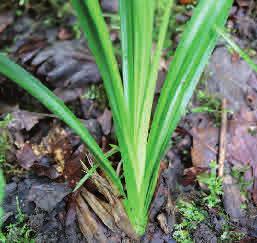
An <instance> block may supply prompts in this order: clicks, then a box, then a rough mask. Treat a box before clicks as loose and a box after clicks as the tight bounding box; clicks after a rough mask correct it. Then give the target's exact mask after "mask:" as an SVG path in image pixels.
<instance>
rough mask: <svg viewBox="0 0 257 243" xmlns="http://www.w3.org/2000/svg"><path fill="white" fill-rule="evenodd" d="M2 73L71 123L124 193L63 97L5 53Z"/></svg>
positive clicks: (1, 60)
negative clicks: (58, 95) (59, 96)
mask: <svg viewBox="0 0 257 243" xmlns="http://www.w3.org/2000/svg"><path fill="white" fill-rule="evenodd" d="M0 73H2V74H3V75H5V76H6V77H8V78H9V79H11V80H13V81H14V82H15V83H17V84H18V85H19V86H20V87H22V88H23V89H25V90H26V91H27V92H28V93H30V94H31V95H32V96H34V97H35V98H36V99H37V100H39V101H40V102H41V103H42V104H43V105H45V107H47V108H48V109H49V110H50V111H51V112H53V113H54V114H55V115H57V116H58V117H59V118H60V119H61V120H63V121H64V122H65V123H66V124H67V125H69V126H70V127H71V128H72V129H73V130H74V131H75V132H76V133H77V134H78V135H79V136H80V137H81V139H82V140H83V141H84V142H85V143H86V144H87V146H88V148H89V150H90V151H91V152H92V154H93V155H94V156H95V158H96V160H97V161H98V162H99V163H100V164H101V166H102V168H103V169H104V171H105V173H106V175H107V176H109V177H110V179H111V180H112V181H113V182H114V184H115V185H116V186H117V187H118V189H119V191H120V192H121V193H123V187H122V184H121V182H120V180H119V178H118V177H117V175H116V172H115V170H114V169H113V168H112V166H111V164H110V162H109V161H108V160H107V159H106V157H105V155H104V153H103V152H102V150H101V149H100V147H99V146H98V144H97V143H96V141H95V139H94V138H93V137H92V135H91V134H90V133H89V132H88V130H87V128H86V127H85V126H84V125H83V124H82V123H81V121H80V120H79V119H78V118H77V117H76V116H75V115H74V114H73V113H72V112H71V111H70V109H69V108H68V107H67V106H66V105H65V104H64V103H63V101H62V100H61V99H59V98H58V97H57V96H56V95H55V94H54V93H53V92H51V91H50V90H49V89H48V88H47V87H46V86H44V85H43V84H42V83H41V82H40V81H39V80H37V79H36V78H34V77H33V76H32V75H31V74H29V73H28V72H27V71H25V70H24V69H23V68H21V67H20V66H19V65H17V64H15V63H14V62H12V61H11V60H10V59H8V58H7V57H6V56H5V55H4V54H0Z"/></svg>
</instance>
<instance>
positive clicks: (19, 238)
mask: <svg viewBox="0 0 257 243" xmlns="http://www.w3.org/2000/svg"><path fill="white" fill-rule="evenodd" d="M16 205H17V214H16V216H15V223H12V224H9V225H8V226H7V227H6V230H5V232H0V241H1V242H4V243H21V242H22V243H34V242H35V241H34V240H33V239H32V237H31V235H32V233H33V232H32V230H31V229H30V227H29V226H28V225H27V223H26V216H25V215H24V213H23V212H22V210H21V208H20V205H19V200H18V197H16Z"/></svg>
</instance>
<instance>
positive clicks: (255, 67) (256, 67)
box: [215, 26, 257, 72]
mask: <svg viewBox="0 0 257 243" xmlns="http://www.w3.org/2000/svg"><path fill="white" fill-rule="evenodd" d="M215 30H216V31H217V33H218V34H219V35H220V36H221V37H222V38H223V39H224V40H225V41H226V42H227V43H228V44H229V46H230V47H231V48H232V49H233V50H234V51H235V52H237V53H238V54H239V55H240V56H241V57H242V58H243V59H244V60H245V61H246V62H247V63H248V64H249V66H250V67H251V68H252V69H253V70H254V71H255V72H257V64H256V63H254V61H253V60H252V59H251V58H250V57H249V55H248V54H247V53H246V52H245V51H244V50H242V49H241V48H240V47H239V46H238V45H237V44H236V43H235V42H234V41H233V39H232V38H231V37H230V35H229V34H228V33H227V32H226V30H224V29H223V28H221V27H219V26H215Z"/></svg>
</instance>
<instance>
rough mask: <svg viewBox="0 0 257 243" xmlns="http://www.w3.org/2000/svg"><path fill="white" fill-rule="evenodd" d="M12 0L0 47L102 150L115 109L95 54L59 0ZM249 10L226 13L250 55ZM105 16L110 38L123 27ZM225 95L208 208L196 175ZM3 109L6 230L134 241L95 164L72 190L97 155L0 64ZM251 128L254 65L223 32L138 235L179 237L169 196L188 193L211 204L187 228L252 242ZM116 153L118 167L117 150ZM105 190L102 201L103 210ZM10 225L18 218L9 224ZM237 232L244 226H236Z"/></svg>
mask: <svg viewBox="0 0 257 243" xmlns="http://www.w3.org/2000/svg"><path fill="white" fill-rule="evenodd" d="M17 2H18V1H1V3H0V49H1V50H2V51H5V52H8V54H9V56H10V57H11V58H12V59H14V60H15V61H16V62H17V63H19V64H20V65H22V66H23V67H24V68H26V69H27V70H29V71H30V72H31V73H33V74H34V75H35V76H36V77H38V78H39V79H40V80H41V81H42V82H43V83H44V84H45V85H47V86H48V87H49V88H50V89H51V90H53V91H54V93H55V94H57V95H58V96H59V97H61V98H62V99H63V100H64V102H65V103H66V104H67V105H68V106H69V107H70V108H71V109H72V110H73V111H74V112H75V113H76V115H77V116H78V117H79V118H80V119H82V120H83V122H84V123H85V126H87V128H88V129H89V131H90V132H91V133H92V134H93V135H94V137H95V138H96V140H97V141H98V143H99V144H100V145H101V147H102V149H103V150H104V151H108V150H109V149H110V146H109V144H115V143H116V139H115V131H114V128H113V123H112V114H111V111H110V110H109V107H108V102H107V99H106V96H105V93H104V89H103V85H102V80H101V77H100V74H99V72H98V70H97V66H96V64H95V63H94V58H93V57H92V56H91V54H90V51H89V50H88V48H87V44H86V41H85V40H84V38H83V35H82V34H81V32H80V30H79V27H78V25H77V24H76V19H75V17H74V15H73V13H72V10H71V8H70V7H69V5H68V3H67V1H64V0H63V1H61V0H60V1H56V4H53V3H52V1H48V0H44V1H40V3H38V1H28V3H27V2H26V1H25V3H23V4H21V3H20V4H18V3H17ZM184 2H188V1H181V4H178V10H177V12H176V15H175V23H176V26H177V27H183V25H184V24H185V23H186V21H187V20H188V19H189V18H190V16H191V8H190V6H189V5H188V6H185V5H183V4H182V3H184ZM189 2H190V1H189ZM101 4H102V7H103V9H104V11H105V12H106V13H113V14H115V13H116V11H117V2H116V1H111V0H102V1H101ZM256 12H257V2H256V1H251V0H249V1H242V0H237V1H235V4H234V7H233V9H232V10H231V14H230V18H229V21H228V23H227V27H228V28H229V29H230V30H231V32H232V33H233V38H234V39H235V41H237V43H239V44H240V46H241V47H242V48H244V50H246V51H247V53H248V54H249V55H251V57H252V58H253V60H256V59H257V54H256V53H257V14H256ZM107 22H108V23H109V26H110V29H111V38H112V40H113V42H114V43H115V46H116V48H117V49H118V48H119V35H118V32H117V30H116V29H115V28H112V26H113V25H115V24H116V23H113V19H111V18H107ZM177 29H179V28H177ZM179 37H180V31H179V30H178V31H174V32H173V33H172V34H170V35H169V37H168V38H169V39H170V41H171V40H172V41H173V46H171V47H170V46H169V47H168V49H167V50H166V52H167V53H172V50H173V49H174V48H175V47H176V45H177V42H178V41H179ZM169 39H168V40H169ZM167 56H168V54H167V55H165V57H164V58H163V60H162V66H161V70H160V73H159V80H158V87H157V88H156V98H158V95H159V92H160V89H161V85H162V81H163V76H164V74H165V72H166V71H167V67H168V64H169V62H170V58H168V57H167ZM224 98H225V99H226V101H227V102H228V105H227V107H226V109H227V110H228V112H229V115H228V128H227V130H226V134H225V136H226V138H227V141H226V147H227V153H226V161H225V176H224V180H223V195H220V196H219V197H220V199H221V202H220V203H219V206H218V207H216V208H214V209H210V208H208V207H207V206H206V205H205V203H204V202H203V197H204V196H203V195H204V194H206V193H207V194H208V190H206V187H204V186H203V185H201V183H199V182H198V181H197V176H198V175H199V174H201V173H203V172H206V171H209V165H210V161H218V151H219V149H220V146H219V137H220V127H221V125H222V122H221V113H222V108H221V102H220V101H221V100H222V99H224ZM7 114H11V117H12V119H11V121H10V122H9V123H8V125H7V127H4V128H0V129H1V130H0V131H1V134H2V136H4V137H5V138H6V142H7V145H8V146H7V153H6V159H5V162H4V163H3V164H2V165H1V166H2V169H3V171H4V174H5V178H6V183H7V185H6V196H5V200H4V204H3V208H4V211H5V215H4V224H3V227H2V232H3V234H4V235H5V237H6V239H7V241H6V242H33V241H35V242H47V243H48V242H58V243H59V242H69V243H71V242H74V243H76V242H133V241H135V239H133V233H132V232H131V230H130V227H129V224H128V223H127V221H126V220H125V219H124V212H123V210H122V209H121V207H120V205H119V199H117V198H116V197H115V192H114V191H113V189H112V187H111V185H110V183H109V182H108V181H107V180H106V179H105V178H104V175H103V174H102V172H101V171H100V170H99V169H98V170H97V173H95V174H94V175H93V176H92V177H91V178H90V179H89V180H87V181H86V183H85V184H84V187H83V189H82V190H80V191H77V192H75V193H72V190H73V188H74V186H75V185H76V183H77V182H78V181H79V179H80V178H81V177H82V176H83V175H84V174H85V172H84V170H86V169H87V168H90V167H91V166H92V164H93V158H91V156H90V154H89V153H88V151H87V148H86V146H85V145H83V144H82V143H81V141H80V139H79V138H78V137H77V136H76V135H74V134H73V132H72V131H71V130H70V129H69V128H68V127H67V126H66V125H65V124H63V123H62V122H60V121H59V120H58V119H57V118H56V117H54V116H53V115H51V114H50V113H49V111H47V110H46V109H45V108H44V107H43V106H42V105H40V104H39V103H38V102H37V101H36V100H35V99H33V98H32V97H31V96H30V95H28V94H26V93H25V92H24V91H23V90H21V89H20V88H18V87H17V86H16V85H15V84H13V83H12V82H10V81H9V80H6V79H5V78H3V77H1V76H0V118H1V119H4V117H6V115H7ZM256 131H257V75H256V74H255V73H254V72H253V71H252V70H251V69H250V67H249V66H248V65H247V64H246V63H245V62H244V61H243V60H241V59H240V57H239V56H238V55H237V54H236V53H234V52H233V51H232V50H231V49H229V48H227V46H226V44H225V43H224V41H222V40H220V41H219V43H218V45H217V48H216V49H215V51H214V53H213V56H212V58H211V60H210V63H209V65H208V67H206V70H205V73H204V75H203V76H202V79H201V82H200V84H199V87H198V89H197V91H196V92H195V97H194V98H193V99H192V101H191V103H190V104H189V107H188V111H187V114H185V116H184V118H183V120H182V121H181V122H180V124H179V126H178V128H177V129H176V132H175V133H174V135H173V138H172V140H171V141H172V143H173V146H172V148H171V149H170V150H169V151H168V152H167V155H166V156H165V158H164V159H163V161H162V163H161V169H160V177H159V183H158V187H157V190H156V194H155V199H154V201H153V203H152V207H151V211H150V216H149V225H148V229H147V232H146V234H145V236H144V237H142V238H141V239H140V242H160V243H161V242H175V240H174V239H173V233H174V230H175V228H174V225H175V224H177V225H178V224H179V223H180V222H181V221H183V220H185V219H184V217H183V215H182V214H181V212H179V210H178V208H177V207H176V205H177V202H178V201H179V200H181V199H183V200H184V201H188V202H195V203H196V204H197V205H199V207H200V208H201V210H204V211H205V212H206V213H207V215H206V218H205V220H204V221H202V222H200V223H199V224H197V227H196V229H194V230H193V231H190V234H191V238H192V239H193V240H194V241H195V242H257V208H256V204H257V180H256V178H257V152H256V151H257V136H256ZM81 161H83V163H81ZM112 161H113V166H114V167H115V168H117V169H118V168H119V166H120V165H119V164H120V163H119V162H120V157H119V155H114V156H113V157H112ZM245 167H247V170H245V171H244V172H243V174H242V176H241V177H240V179H241V180H239V177H237V178H235V177H233V176H232V171H233V170H234V169H235V168H245ZM245 181H247V182H249V183H247V185H246V186H245V187H244V188H243V191H242V185H245V183H243V182H245ZM103 202H104V203H106V204H107V206H106V207H107V208H109V211H108V210H107V211H106V210H103V206H102V204H103ZM242 205H243V207H242ZM21 214H22V215H23V216H22V217H23V218H22V219H21ZM114 215H117V217H114ZM17 222H18V223H17ZM10 225H15V227H13V228H15V229H14V230H12V231H11V233H12V234H10ZM89 226H90V227H89ZM225 226H226V227H225ZM24 227H25V230H24ZM13 228H12V229H13ZM24 232H25V233H24ZM26 232H27V233H26ZM235 234H238V235H239V234H241V235H240V237H237V238H236V237H233V235H235ZM26 237H27V238H26ZM26 240H28V241H26ZM137 240H139V239H137Z"/></svg>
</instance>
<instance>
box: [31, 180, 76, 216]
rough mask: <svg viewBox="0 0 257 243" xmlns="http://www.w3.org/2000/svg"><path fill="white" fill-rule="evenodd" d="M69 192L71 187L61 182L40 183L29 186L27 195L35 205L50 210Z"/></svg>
mask: <svg viewBox="0 0 257 243" xmlns="http://www.w3.org/2000/svg"><path fill="white" fill-rule="evenodd" d="M70 192H71V189H70V188H69V187H68V186H67V185H66V184H63V183H51V184H40V185H33V186H32V187H31V189H30V192H29V196H28V197H29V201H33V202H34V203H35V204H36V205H37V207H39V208H41V209H43V210H45V211H48V212H50V211H51V210H53V209H54V208H55V207H56V205H57V203H59V202H61V201H62V199H63V198H64V197H65V196H67V195H68V194H69V193H70Z"/></svg>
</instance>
